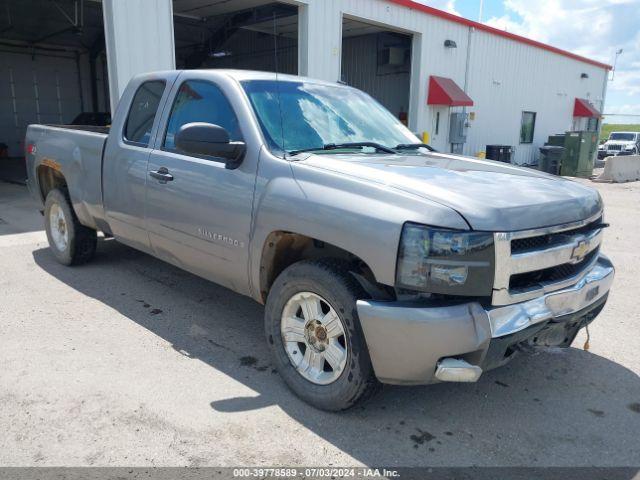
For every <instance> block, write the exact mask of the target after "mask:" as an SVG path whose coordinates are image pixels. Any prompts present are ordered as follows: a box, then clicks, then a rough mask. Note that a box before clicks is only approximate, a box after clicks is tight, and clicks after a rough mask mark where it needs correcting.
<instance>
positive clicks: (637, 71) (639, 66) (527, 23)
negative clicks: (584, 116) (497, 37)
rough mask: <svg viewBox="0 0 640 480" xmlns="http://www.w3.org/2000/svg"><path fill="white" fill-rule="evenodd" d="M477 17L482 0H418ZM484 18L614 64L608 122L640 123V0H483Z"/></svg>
mask: <svg viewBox="0 0 640 480" xmlns="http://www.w3.org/2000/svg"><path fill="white" fill-rule="evenodd" d="M418 1H420V3H425V4H427V5H431V6H433V7H436V8H441V9H442V10H447V11H449V12H452V13H456V14H458V15H462V16H464V17H467V18H470V19H472V20H478V15H479V9H480V0H418ZM482 21H483V23H487V24H489V25H491V26H493V27H497V28H500V29H502V30H505V29H506V30H507V31H509V32H512V33H517V34H520V35H524V36H526V37H529V38H532V39H535V40H539V41H541V42H544V43H548V44H550V45H553V46H556V47H559V48H562V49H564V50H569V51H571V52H574V53H577V54H579V55H584V56H585V57H589V58H592V59H594V60H599V61H601V62H604V63H608V64H610V65H612V64H613V60H614V56H615V52H616V50H618V49H620V48H622V49H623V53H622V55H620V57H619V58H618V63H617V68H616V73H615V79H614V81H612V82H609V86H608V88H607V98H606V104H605V113H610V114H613V113H618V114H627V115H630V114H631V115H638V117H635V118H634V117H613V116H611V117H608V118H606V120H605V121H606V122H608V123H616V122H619V123H640V0H484V7H483V15H482Z"/></svg>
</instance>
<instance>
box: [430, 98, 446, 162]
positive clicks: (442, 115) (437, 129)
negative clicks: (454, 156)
mask: <svg viewBox="0 0 640 480" xmlns="http://www.w3.org/2000/svg"><path fill="white" fill-rule="evenodd" d="M429 133H430V139H429V144H430V145H431V146H432V147H433V148H435V149H436V150H438V151H439V152H444V153H446V152H449V151H450V150H451V149H450V147H449V107H431V131H430V132H429Z"/></svg>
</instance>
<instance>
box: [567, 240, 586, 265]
mask: <svg viewBox="0 0 640 480" xmlns="http://www.w3.org/2000/svg"><path fill="white" fill-rule="evenodd" d="M587 253H589V243H588V242H587V241H586V240H580V241H579V242H578V245H576V246H575V247H574V248H573V252H571V260H572V261H573V262H574V263H578V262H580V261H582V259H583V258H584V257H585V256H586V255H587Z"/></svg>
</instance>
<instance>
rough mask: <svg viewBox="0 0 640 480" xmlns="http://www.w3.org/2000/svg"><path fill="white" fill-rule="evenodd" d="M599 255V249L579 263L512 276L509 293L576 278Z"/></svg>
mask: <svg viewBox="0 0 640 480" xmlns="http://www.w3.org/2000/svg"><path fill="white" fill-rule="evenodd" d="M597 254H598V249H597V248H596V249H595V250H593V251H592V252H590V253H589V254H587V256H586V257H584V260H582V261H581V262H578V263H563V264H562V265H558V266H557V267H549V268H544V269H542V270H534V271H533V272H525V273H518V274H516V275H511V279H510V280H509V291H511V292H517V291H526V290H527V289H530V288H535V287H537V286H538V285H543V284H545V283H548V282H558V281H562V280H566V279H567V278H571V277H574V276H575V275H577V274H579V273H580V272H582V271H583V270H584V269H585V268H587V267H588V266H589V265H590V264H591V261H592V260H593V259H594V257H595V256H596V255H597Z"/></svg>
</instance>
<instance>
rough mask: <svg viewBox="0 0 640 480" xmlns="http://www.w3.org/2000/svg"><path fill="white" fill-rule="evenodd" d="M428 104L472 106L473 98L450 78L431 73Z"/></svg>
mask: <svg viewBox="0 0 640 480" xmlns="http://www.w3.org/2000/svg"><path fill="white" fill-rule="evenodd" d="M427 105H448V106H450V107H471V106H472V105H473V100H471V98H470V97H469V95H467V94H466V93H464V91H463V90H462V89H461V88H460V87H459V86H458V85H456V82H454V81H453V80H451V79H450V78H446V77H436V76H435V75H431V76H430V77H429V96H428V97H427Z"/></svg>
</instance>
